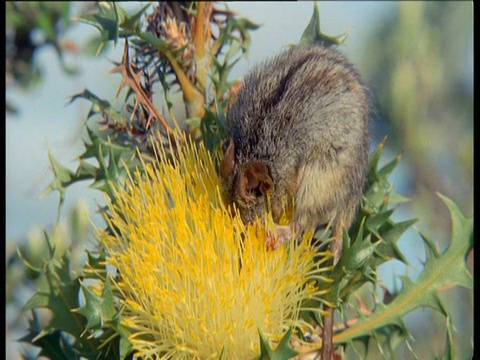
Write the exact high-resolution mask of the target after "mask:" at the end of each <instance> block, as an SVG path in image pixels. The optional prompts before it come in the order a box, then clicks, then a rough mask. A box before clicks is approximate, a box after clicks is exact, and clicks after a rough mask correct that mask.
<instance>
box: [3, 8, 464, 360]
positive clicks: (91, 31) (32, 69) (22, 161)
mask: <svg viewBox="0 0 480 360" xmlns="http://www.w3.org/2000/svg"><path fill="white" fill-rule="evenodd" d="M25 4H27V3H17V4H14V3H11V2H10V3H7V6H6V19H7V27H6V104H7V110H6V123H5V129H6V244H5V247H6V342H7V347H6V358H7V359H19V358H21V356H20V354H21V351H23V350H25V349H26V346H25V345H24V344H22V343H19V342H16V341H15V340H16V339H19V338H20V337H22V336H23V335H24V332H25V329H26V327H27V326H28V322H27V320H26V319H27V316H28V315H29V314H23V313H22V312H21V309H22V306H23V305H24V304H25V302H26V301H27V300H28V298H29V297H30V296H31V295H32V294H33V290H34V288H33V287H32V284H31V283H29V282H25V277H24V270H23V268H24V267H23V265H22V264H21V261H19V259H18V256H17V247H20V248H21V249H22V253H23V254H24V256H25V257H27V258H29V257H31V258H35V257H37V258H40V259H41V256H40V255H39V254H42V252H44V251H45V241H44V239H43V232H44V230H47V231H48V232H49V233H50V232H51V233H52V238H55V239H58V240H57V241H58V245H57V246H59V247H61V246H68V244H69V243H70V242H73V243H74V244H75V246H77V247H78V249H79V251H78V253H79V255H78V258H77V259H76V261H78V262H81V261H82V255H81V249H82V247H84V246H88V244H86V243H85V239H86V238H88V233H89V231H90V228H91V224H90V222H89V220H88V216H87V215H86V214H89V216H90V217H91V218H92V219H93V222H99V223H100V219H99V217H98V215H96V214H95V212H96V209H97V208H98V206H99V205H101V204H103V198H102V196H101V193H100V192H99V191H96V190H94V189H91V188H89V187H88V185H89V184H88V183H79V184H76V185H74V186H73V187H71V188H69V189H68V190H67V192H66V197H65V203H64V206H63V207H62V210H61V212H60V213H59V212H58V200H59V198H58V193H53V194H49V195H47V196H46V197H43V198H40V196H41V195H42V193H43V192H44V190H45V189H46V188H47V186H48V185H49V184H50V182H51V181H52V180H53V178H54V177H53V175H52V170H51V165H50V162H49V156H48V152H49V151H50V152H51V153H52V155H53V156H54V157H55V159H56V160H58V161H59V163H60V164H62V165H64V166H66V167H68V168H70V169H71V170H72V171H74V170H75V168H76V166H77V163H76V162H77V158H78V156H79V155H80V154H81V153H82V152H83V150H84V149H83V142H82V140H81V139H82V136H83V135H84V133H83V132H84V122H85V120H86V117H87V114H88V112H89V110H90V106H91V105H90V103H88V102H87V101H82V100H80V101H76V102H74V103H73V104H69V100H70V97H71V96H72V95H75V94H78V93H81V92H82V91H83V90H84V89H85V88H88V89H89V90H90V91H91V92H93V93H94V94H96V95H98V96H100V97H101V98H103V99H107V100H109V101H113V99H114V98H115V95H116V92H117V90H118V86H119V84H120V80H121V78H120V76H119V75H108V74H107V71H108V70H110V69H111V68H113V66H114V65H113V62H119V61H120V60H121V57H122V53H123V42H122V41H119V43H118V44H117V45H116V46H112V45H113V44H110V45H109V46H108V47H107V48H106V49H105V50H104V51H103V52H102V53H101V54H100V55H99V56H95V54H94V53H95V51H94V49H96V46H97V45H98V31H97V30H96V29H95V28H93V27H91V26H88V25H86V24H83V23H79V22H72V21H71V19H72V18H75V17H77V16H79V15H80V14H82V13H85V12H88V11H90V10H91V8H92V6H93V5H92V4H89V3H80V2H78V3H76V2H65V3H51V5H50V6H51V7H50V8H48V9H46V10H45V8H42V9H40V8H38V9H36V8H35V6H40V5H38V4H34V5H30V6H31V7H30V8H28V7H27V6H28V5H25ZM54 4H57V5H54ZM144 4H145V3H138V2H132V3H122V5H121V6H122V7H124V8H125V9H126V10H127V11H128V12H134V11H137V10H139V9H140V8H141V7H142V5H144ZM228 8H229V9H231V10H234V11H236V12H238V13H239V14H240V15H242V16H244V17H246V18H248V19H250V20H251V21H253V22H255V23H257V24H260V25H261V27H260V28H259V29H258V30H256V31H254V32H252V41H251V47H250V54H249V60H248V61H245V60H242V61H240V62H239V63H238V64H237V65H236V67H235V68H234V69H233V70H232V77H233V78H237V77H242V76H243V75H244V74H246V72H248V70H249V69H251V68H252V67H253V66H254V65H255V64H257V63H258V62H261V61H263V60H265V59H267V58H270V57H271V56H273V55H274V54H277V53H278V52H280V51H281V50H282V49H283V48H284V47H285V46H286V45H288V44H293V43H298V41H299V40H300V37H301V35H302V32H303V30H304V28H305V27H306V25H307V23H308V21H309V20H310V17H311V15H312V12H313V3H312V2H295V3H294V2H286V3H285V2H278V3H274V2H232V3H228ZM319 9H320V19H321V29H322V32H324V33H326V34H328V35H341V34H343V33H345V32H350V33H349V36H348V38H347V40H346V42H345V45H342V46H340V48H339V49H340V50H341V51H342V52H343V53H344V54H346V55H347V57H348V58H349V59H350V60H351V62H353V63H354V64H355V65H356V66H357V67H358V69H359V72H360V73H361V74H362V75H363V77H364V80H365V81H366V83H367V85H368V86H369V88H370V91H371V93H372V100H373V101H372V102H373V104H372V108H373V112H372V113H373V114H372V125H371V134H372V136H371V142H372V149H373V148H375V147H376V146H377V145H378V143H379V142H380V141H381V140H382V139H383V138H384V137H385V136H387V142H386V150H385V152H384V157H385V159H384V161H388V160H390V159H391V158H393V157H395V156H396V155H397V154H398V153H400V152H401V151H403V159H402V161H401V163H400V165H399V167H398V168H397V169H396V171H395V172H394V173H393V175H392V177H391V181H392V183H393V185H394V187H395V189H396V191H397V192H398V193H400V194H402V195H404V196H407V197H409V198H411V199H413V201H411V202H409V203H406V204H405V205H402V206H401V207H400V208H399V209H398V210H397V211H396V213H395V217H394V219H395V220H397V221H400V220H406V219H411V218H419V221H418V223H417V224H416V227H417V229H420V230H421V231H423V232H424V233H426V234H428V235H429V236H430V237H431V238H432V239H433V240H434V241H435V242H436V243H437V244H438V247H439V249H440V250H441V251H443V250H444V249H445V248H446V247H447V246H448V244H449V241H450V234H451V228H450V227H451V224H450V217H449V215H448V211H447V209H446V207H445V206H444V204H443V202H442V201H441V200H440V199H439V197H438V196H437V195H436V193H437V192H439V193H441V194H444V195H446V196H447V197H449V198H451V199H452V200H453V201H454V202H455V203H456V204H457V205H458V206H459V208H460V210H461V211H462V212H463V214H464V215H465V216H468V217H470V216H473V2H468V1H465V2H453V1H452V2H448V1H446V2H357V1H355V2H320V3H319ZM36 10H39V11H36ZM40 10H41V11H40ZM45 12H46V13H48V14H49V16H53V18H52V17H50V18H48V17H43V18H42V17H41V16H39V14H43V13H45ZM29 13H30V15H31V18H30V17H29V16H26V15H25V14H29ZM46 23H53V24H54V25H55V26H54V27H53V28H49V27H48V26H47V25H45V24H46ZM32 29H33V31H30V30H32ZM160 110H163V109H160ZM57 221H58V222H57ZM62 244H63V245H62ZM400 247H401V249H402V250H403V251H404V252H405V254H406V257H407V259H408V261H409V262H410V264H411V266H409V267H406V266H404V265H402V264H401V263H400V262H397V261H390V262H389V263H387V264H386V265H385V266H384V268H382V273H381V277H382V279H384V282H385V284H386V286H387V287H389V288H394V287H395V286H398V285H399V284H400V282H399V281H398V280H395V279H396V278H397V277H398V276H399V275H403V274H407V275H408V276H410V277H411V278H413V279H415V278H416V277H417V276H418V275H419V273H420V271H421V268H422V261H423V260H424V259H425V252H424V248H423V243H422V241H421V240H420V238H419V236H418V234H417V233H416V232H415V231H413V230H412V231H407V233H406V234H405V235H404V236H403V238H402V239H401V241H400ZM470 266H471V269H472V270H473V259H470ZM441 298H442V300H444V301H445V304H446V305H447V308H448V309H449V310H450V314H451V316H452V319H453V322H454V324H455V327H456V330H457V331H456V332H455V333H454V339H455V344H456V345H457V347H456V349H455V353H456V355H457V357H456V358H458V359H465V358H469V357H470V355H471V354H472V348H473V316H472V315H473V292H470V291H467V290H464V289H461V288H458V289H457V288H454V289H450V290H447V291H445V292H442V294H441ZM405 321H406V322H407V324H408V325H409V326H410V330H411V332H412V335H413V337H414V338H415V339H416V341H415V342H413V345H412V346H413V348H414V351H415V352H416V353H417V355H418V356H419V358H421V359H423V358H431V356H432V354H438V353H441V352H442V350H443V348H444V343H445V320H444V318H443V317H442V315H440V314H437V313H435V312H434V311H431V310H429V309H419V310H417V311H415V312H413V313H411V314H409V315H408V316H407V317H406V319H405ZM397 353H398V356H399V358H402V359H403V358H405V359H407V358H411V354H410V353H409V352H408V351H407V350H406V349H403V348H401V347H400V348H399V349H398V352H397Z"/></svg>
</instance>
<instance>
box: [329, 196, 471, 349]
mask: <svg viewBox="0 0 480 360" xmlns="http://www.w3.org/2000/svg"><path fill="white" fill-rule="evenodd" d="M439 196H440V197H441V198H442V200H443V201H444V202H445V204H446V205H447V207H448V208H449V211H450V214H451V217H452V240H451V242H450V245H449V247H448V248H447V249H446V250H445V252H444V253H443V254H441V255H440V256H439V257H437V256H436V255H437V254H435V253H434V252H433V251H432V250H431V246H430V245H428V244H427V245H426V251H427V256H428V258H427V261H426V263H425V267H424V269H423V272H422V274H421V275H420V277H419V278H418V279H417V280H416V282H415V283H414V282H412V281H411V279H410V278H408V277H407V276H404V277H402V279H403V289H402V291H400V292H399V293H398V294H397V296H396V297H395V298H394V300H392V301H391V302H390V303H389V304H388V305H384V304H382V303H379V304H377V305H378V306H377V309H376V310H375V312H374V313H373V314H372V315H370V316H369V317H361V318H359V320H358V322H357V323H355V324H354V325H353V326H351V327H349V328H347V329H345V330H344V331H343V332H341V333H338V334H336V335H334V342H335V343H345V342H348V341H350V340H351V339H354V338H357V337H362V336H367V335H371V334H372V332H373V331H375V330H376V329H380V328H382V327H385V326H388V325H396V326H399V324H401V323H400V322H401V318H402V317H403V316H404V315H405V314H407V313H409V312H411V311H413V310H414V309H416V308H418V307H421V306H429V307H432V308H433V309H435V310H437V311H439V312H441V313H442V314H445V312H446V310H445V307H444V306H443V305H442V303H441V301H440V300H439V298H438V292H439V291H441V290H443V289H444V288H447V287H450V286H455V285H457V286H463V287H466V288H469V289H472V288H473V278H472V275H471V274H470V273H469V271H468V270H467V266H466V261H465V257H466V256H467V254H468V252H469V251H470V250H471V249H472V248H473V218H469V219H466V218H465V217H464V216H463V215H462V214H461V212H460V210H459V209H458V207H457V206H456V205H455V204H454V203H453V202H452V201H451V200H449V199H447V198H445V197H444V196H442V195H439ZM429 253H430V255H428V254H429Z"/></svg>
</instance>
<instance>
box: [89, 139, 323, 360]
mask: <svg viewBox="0 0 480 360" xmlns="http://www.w3.org/2000/svg"><path fill="white" fill-rule="evenodd" d="M160 157H161V158H162V159H161V161H160V162H159V164H157V165H152V164H145V169H146V171H145V173H144V174H143V175H140V174H139V173H137V174H135V175H136V176H135V180H134V181H132V182H131V183H129V184H128V185H126V186H125V188H122V189H118V190H117V193H116V204H115V205H113V204H112V203H109V204H108V206H109V210H110V213H111V214H110V215H111V216H110V217H108V219H107V221H108V222H109V225H110V227H111V228H112V229H115V231H114V233H113V234H110V235H109V234H107V233H106V232H105V231H100V230H98V235H97V239H98V241H99V243H100V244H101V245H102V246H103V247H104V248H105V249H106V252H107V263H108V264H109V265H111V266H114V267H115V268H116V269H117V270H118V274H120V275H119V276H118V278H116V279H115V281H114V282H115V284H116V286H117V288H118V290H119V293H120V296H119V297H120V301H121V305H122V307H123V310H122V313H121V323H122V324H123V325H124V326H127V327H129V328H130V329H131V330H132V332H133V335H131V337H130V339H129V340H130V342H131V343H132V345H133V347H134V349H135V351H136V355H137V356H140V357H142V358H145V359H158V358H159V357H162V356H163V357H165V358H172V359H177V358H178V359H186V358H191V359H207V358H218V357H219V356H220V354H222V353H223V355H224V356H225V358H228V359H248V358H252V357H253V356H255V355H258V354H259V337H258V331H259V330H260V331H261V332H262V333H263V334H264V335H265V336H266V337H267V338H269V339H270V340H271V341H272V342H276V341H278V340H279V339H280V338H281V337H282V336H283V335H284V333H285V332H286V331H287V330H288V328H289V327H291V326H306V324H305V323H304V322H303V320H301V319H300V318H299V313H300V311H301V310H302V302H303V301H304V300H305V299H320V298H321V295H322V294H323V292H322V291H321V289H318V288H317V287H316V286H315V283H314V281H312V280H313V279H315V277H318V276H320V275H319V273H320V271H321V269H320V268H319V267H318V263H317V264H315V262H314V256H315V255H316V252H315V251H314V250H313V249H311V247H310V245H309V241H307V239H304V241H302V242H301V243H300V244H296V243H295V242H294V241H291V242H289V243H287V244H285V245H283V246H282V247H280V248H279V249H278V250H276V251H267V249H266V246H265V241H266V239H265V237H266V231H265V226H263V225H261V224H260V222H256V223H254V224H252V225H249V226H245V225H244V224H243V223H242V221H241V219H240V216H239V215H238V214H237V216H232V215H230V212H229V211H228V209H226V208H225V206H224V205H223V203H222V199H221V195H220V188H219V186H220V180H219V178H218V176H217V173H216V171H215V166H214V161H213V160H212V157H211V156H210V154H209V153H208V151H207V150H206V149H205V148H204V147H203V146H202V145H200V146H198V145H194V144H191V143H190V142H187V145H185V146H184V147H183V148H182V149H181V151H180V154H179V155H178V156H177V158H176V159H175V160H173V161H169V160H167V158H166V155H165V154H164V153H163V152H161V154H160ZM132 180H133V179H132ZM267 219H268V220H267V223H269V224H271V223H272V220H271V218H268V217H267Z"/></svg>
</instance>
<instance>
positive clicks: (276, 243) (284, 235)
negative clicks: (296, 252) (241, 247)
mask: <svg viewBox="0 0 480 360" xmlns="http://www.w3.org/2000/svg"><path fill="white" fill-rule="evenodd" d="M275 228H276V234H275V232H272V231H271V230H269V231H268V234H267V249H269V250H277V249H278V248H279V247H280V245H282V244H283V243H284V242H285V241H288V240H291V239H292V238H293V231H292V227H291V226H290V225H277V224H275Z"/></svg>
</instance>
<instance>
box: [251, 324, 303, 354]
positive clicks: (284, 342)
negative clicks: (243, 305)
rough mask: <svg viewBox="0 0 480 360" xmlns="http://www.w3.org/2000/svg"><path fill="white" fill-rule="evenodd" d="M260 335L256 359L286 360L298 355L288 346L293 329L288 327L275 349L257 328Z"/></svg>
mask: <svg viewBox="0 0 480 360" xmlns="http://www.w3.org/2000/svg"><path fill="white" fill-rule="evenodd" d="M258 334H259V336H260V351H261V352H260V356H259V357H258V358H257V359H258V360H288V359H291V358H292V357H294V356H296V355H298V354H299V353H298V352H297V351H295V350H293V349H292V347H291V346H290V339H291V337H292V334H293V329H292V328H290V329H288V331H287V332H286V333H285V335H284V336H283V337H282V339H281V340H280V342H279V343H278V345H277V347H276V349H275V350H272V348H271V347H270V345H269V342H268V339H267V338H266V337H265V336H264V335H263V334H262V332H261V331H260V330H259V331H258Z"/></svg>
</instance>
